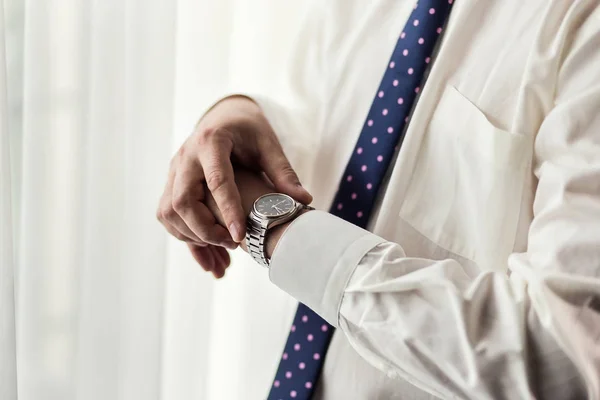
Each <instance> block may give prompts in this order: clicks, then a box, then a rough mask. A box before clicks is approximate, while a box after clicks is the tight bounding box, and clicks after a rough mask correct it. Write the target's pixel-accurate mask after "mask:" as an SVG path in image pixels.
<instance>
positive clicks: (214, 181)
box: [206, 169, 228, 192]
mask: <svg viewBox="0 0 600 400" xmlns="http://www.w3.org/2000/svg"><path fill="white" fill-rule="evenodd" d="M227 183H228V179H227V176H226V175H225V173H224V172H223V171H221V170H219V169H212V170H210V171H208V173H207V174H206V185H207V186H208V188H209V189H210V191H211V192H216V191H219V190H220V189H222V188H224V187H225V185H227Z"/></svg>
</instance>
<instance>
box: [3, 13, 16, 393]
mask: <svg viewBox="0 0 600 400" xmlns="http://www.w3.org/2000/svg"><path fill="white" fill-rule="evenodd" d="M4 21H5V19H4V5H3V4H2V3H0V399H16V398H17V363H16V362H17V360H16V341H15V334H16V330H15V291H14V286H15V285H14V282H15V274H14V258H13V240H12V234H13V223H12V213H13V211H12V204H11V203H12V189H11V180H12V178H11V157H10V136H9V132H8V127H9V124H8V86H7V79H6V78H7V73H8V72H7V57H6V40H5V39H6V34H5V31H4V26H5V23H4Z"/></svg>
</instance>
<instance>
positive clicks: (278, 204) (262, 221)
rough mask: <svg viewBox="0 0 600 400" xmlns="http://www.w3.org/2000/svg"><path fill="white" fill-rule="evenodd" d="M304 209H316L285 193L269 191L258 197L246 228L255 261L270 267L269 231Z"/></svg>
mask: <svg viewBox="0 0 600 400" xmlns="http://www.w3.org/2000/svg"><path fill="white" fill-rule="evenodd" d="M302 210H314V208H312V207H309V206H306V205H304V204H302V203H299V202H297V201H296V200H294V199H293V198H291V197H290V196H288V195H286V194H283V193H269V194H265V195H263V196H261V197H259V198H258V199H256V201H255V202H254V205H253V206H252V211H251V212H250V215H249V216H248V224H247V228H246V245H247V246H248V253H249V254H250V255H251V256H252V258H254V261H256V262H257V263H259V264H261V265H263V266H265V267H269V263H270V260H269V259H268V258H267V256H266V255H265V236H266V234H267V231H268V230H269V229H271V228H273V227H275V226H277V225H281V224H284V223H286V222H288V221H289V220H291V219H292V218H294V217H295V216H297V215H298V214H299V213H300V211H302Z"/></svg>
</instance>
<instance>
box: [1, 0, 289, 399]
mask: <svg viewBox="0 0 600 400" xmlns="http://www.w3.org/2000/svg"><path fill="white" fill-rule="evenodd" d="M0 4H2V3H0ZM4 5H5V6H6V10H7V13H6V15H4V16H3V18H0V23H2V25H1V26H0V399H1V400H13V399H17V398H18V399H19V400H40V399H43V400H94V399H98V400H100V399H101V400H106V399H111V400H130V399H166V400H170V399H174V400H179V399H201V400H228V399H232V400H237V399H241V398H243V399H250V400H252V399H262V398H264V396H265V393H267V391H268V387H269V385H270V384H271V378H272V375H273V372H274V370H275V367H276V365H277V361H278V358H279V355H280V349H281V348H283V344H284V341H285V338H286V331H287V329H288V328H289V323H290V319H291V317H292V314H293V312H292V311H293V309H294V308H295V301H294V300H293V299H291V298H290V297H289V296H288V295H286V294H285V293H283V292H281V291H280V290H279V289H277V288H276V287H274V286H273V285H271V284H270V282H269V281H268V277H267V274H266V272H265V271H264V270H263V269H261V268H257V267H256V266H255V265H253V263H252V262H251V260H250V259H249V258H248V257H247V256H246V255H245V254H242V253H235V254H233V265H232V267H231V268H230V269H229V270H228V271H227V277H226V279H225V280H223V281H220V282H216V281H215V280H214V279H213V278H212V276H211V275H208V274H205V273H203V272H202V270H201V269H200V268H199V267H198V266H197V265H196V264H195V263H194V261H193V259H192V258H191V257H190V256H189V254H188V252H187V249H186V247H185V246H184V245H183V244H182V243H180V242H177V241H175V240H172V239H170V238H168V236H167V234H166V232H165V231H164V229H163V228H162V227H161V225H160V224H159V223H158V222H157V221H156V218H155V209H156V206H157V204H158V199H159V197H160V194H161V192H162V189H163V185H164V183H165V180H166V174H167V169H168V164H169V160H170V158H171V155H172V154H173V152H174V151H175V149H176V148H178V147H179V145H180V144H181V143H182V142H183V140H184V138H185V137H186V136H187V135H188V134H189V133H190V131H191V129H192V128H193V126H194V125H195V123H196V121H197V119H198V118H199V117H200V113H201V112H202V110H204V109H206V108H207V107H208V106H209V105H210V104H211V103H212V102H213V101H215V100H216V99H217V98H218V97H219V96H221V95H223V94H224V93H225V92H226V90H227V89H229V88H231V87H232V84H231V82H232V79H231V77H232V76H237V77H241V78H243V79H255V78H253V76H255V75H256V79H263V80H264V81H265V84H267V83H269V82H268V81H269V79H270V77H271V76H272V74H270V73H268V71H262V72H261V73H260V74H254V73H252V71H258V70H259V68H260V64H261V63H262V62H263V61H264V60H262V61H261V60H258V59H256V60H255V59H249V60H247V62H242V63H240V62H239V60H240V55H242V54H249V49H248V46H255V48H256V51H257V53H256V54H262V55H263V56H267V57H268V55H269V54H271V53H273V54H276V53H277V52H278V51H279V49H282V48H284V46H286V45H288V44H289V42H290V40H291V39H293V37H292V36H293V31H294V30H293V23H292V22H293V21H290V20H288V21H287V23H286V22H283V21H281V20H278V21H277V24H276V25H272V26H274V27H277V29H278V30H280V31H279V32H278V33H279V34H278V35H273V32H270V31H269V30H268V29H265V26H269V24H270V22H269V21H270V20H271V19H278V12H277V11H273V10H280V11H281V10H283V9H284V8H285V7H283V6H282V5H281V4H279V3H278V2H277V1H276V0H261V1H257V2H255V3H253V6H250V5H249V4H248V3H246V2H244V1H242V0H219V1H216V0H200V1H199V0H177V1H165V0H126V1H122V0H4ZM290 7H291V6H290ZM296 7H297V8H296V9H293V8H290V9H287V11H286V15H290V16H291V15H294V14H295V13H296V11H297V10H299V9H300V6H296ZM0 9H1V7H0ZM266 9H271V12H269V13H265V12H264V10H266ZM247 18H250V20H254V21H256V23H255V24H250V25H248V24H246V23H242V21H245V20H246V19H247ZM248 26H250V29H249V28H248ZM284 29H289V32H287V33H286V32H284ZM253 30H255V31H253ZM248 38H253V40H254V42H252V43H250V42H249V39H248ZM286 38H287V39H286ZM288 39H289V40H288ZM5 43H6V48H7V50H6V53H5V51H4V47H3V46H4V44H5ZM5 55H6V56H5ZM267 64H269V63H268V62H267ZM7 75H8V80H6V79H4V78H5V76H7ZM241 78H239V79H241ZM255 83H257V84H258V85H260V82H255ZM271 85H272V83H271ZM249 366H251V368H249Z"/></svg>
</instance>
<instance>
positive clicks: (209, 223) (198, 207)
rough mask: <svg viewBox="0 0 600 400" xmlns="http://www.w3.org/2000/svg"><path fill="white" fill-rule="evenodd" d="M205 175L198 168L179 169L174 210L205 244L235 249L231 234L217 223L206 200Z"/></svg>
mask: <svg viewBox="0 0 600 400" xmlns="http://www.w3.org/2000/svg"><path fill="white" fill-rule="evenodd" d="M202 180H203V174H202V173H201V172H200V171H198V169H197V168H196V166H193V165H188V166H186V167H185V168H179V169H178V171H177V173H176V176H175V181H174V184H173V209H174V210H175V211H176V212H177V214H178V215H179V216H180V217H181V219H182V220H183V221H184V223H185V224H186V226H187V227H188V228H189V229H190V230H191V231H192V232H193V233H194V234H195V235H196V236H197V237H198V238H199V239H200V240H202V241H203V242H206V243H208V244H213V245H220V246H225V247H228V248H234V247H235V246H236V245H235V243H234V242H233V240H232V239H231V237H230V236H229V232H227V230H226V229H225V228H223V227H222V226H221V225H220V224H218V223H217V221H216V219H215V217H214V215H213V214H212V213H211V212H210V210H209V209H208V208H207V207H206V205H205V204H204V203H203V202H202V201H203V200H204V187H203V184H202Z"/></svg>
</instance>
